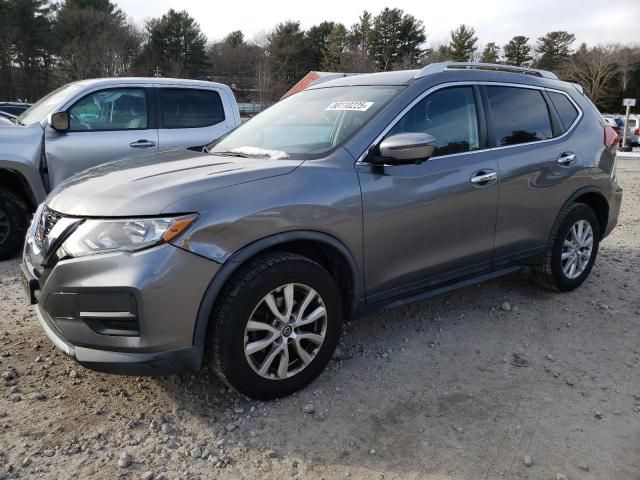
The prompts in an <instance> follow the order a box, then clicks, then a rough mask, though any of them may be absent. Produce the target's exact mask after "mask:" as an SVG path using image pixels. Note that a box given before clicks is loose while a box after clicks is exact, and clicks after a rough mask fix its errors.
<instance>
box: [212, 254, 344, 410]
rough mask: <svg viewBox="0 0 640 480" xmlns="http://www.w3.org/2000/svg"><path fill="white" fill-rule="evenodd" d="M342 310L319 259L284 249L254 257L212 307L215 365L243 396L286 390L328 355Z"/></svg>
mask: <svg viewBox="0 0 640 480" xmlns="http://www.w3.org/2000/svg"><path fill="white" fill-rule="evenodd" d="M342 311H343V306H342V299H341V295H340V290H339V289H338V285H337V284H336V282H335V280H334V278H333V277H332V276H331V274H329V272H328V271H327V270H326V269H325V268H324V267H322V266H321V265H319V264H318V263H316V262H314V261H313V260H311V259H309V258H307V257H303V256H301V255H297V254H293V253H288V252H275V253H270V254H265V255H263V256H259V257H257V258H255V259H253V260H251V261H250V262H249V263H248V264H247V265H245V266H244V267H241V269H240V270H239V271H238V272H237V274H235V275H234V276H233V277H232V278H231V279H230V280H229V284H228V286H227V287H226V288H225V290H224V291H223V292H222V293H221V296H220V299H219V301H218V303H217V305H216V308H215V309H214V312H213V313H212V317H211V324H210V326H209V332H208V334H207V335H208V351H209V354H210V355H211V357H212V361H213V362H212V365H213V368H214V370H215V372H216V373H217V374H218V376H219V377H220V378H221V379H222V380H223V381H224V382H226V383H227V384H228V385H230V386H231V387H233V388H234V389H236V390H238V391H239V392H241V393H243V394H245V395H247V396H249V397H253V398H256V399H261V400H268V399H273V398H277V397H282V396H285V395H289V394H291V393H293V392H295V391H297V390H300V389H301V388H303V387H305V386H306V385H307V384H308V383H310V382H311V381H313V379H314V378H316V377H317V376H318V375H319V374H320V373H321V372H322V370H323V369H324V367H325V366H326V365H327V363H328V362H329V360H330V359H331V355H332V354H333V351H334V350H335V347H336V345H337V343H338V339H339V336H340V330H341V328H342Z"/></svg>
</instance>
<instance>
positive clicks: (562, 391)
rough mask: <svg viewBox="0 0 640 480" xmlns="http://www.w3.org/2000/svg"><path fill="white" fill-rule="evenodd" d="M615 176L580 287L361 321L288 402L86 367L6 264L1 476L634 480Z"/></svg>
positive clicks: (638, 254)
mask: <svg viewBox="0 0 640 480" xmlns="http://www.w3.org/2000/svg"><path fill="white" fill-rule="evenodd" d="M618 171H619V173H620V177H621V179H622V183H623V186H624V187H625V199H624V206H623V212H622V217H621V219H620V222H619V226H618V228H617V229H616V230H615V232H614V233H613V234H612V235H611V236H610V237H609V238H607V239H606V240H605V242H604V243H603V244H602V245H601V252H600V257H599V260H598V262H597V263H596V267H595V269H594V270H593V273H592V275H591V277H590V279H589V280H588V282H587V283H586V284H585V285H584V286H583V287H581V288H580V289H578V290H577V291H575V292H573V293H570V294H553V293H550V292H547V291H544V290H541V289H539V288H537V287H536V286H535V285H534V284H533V283H532V281H531V279H530V277H529V274H528V273H527V272H521V273H517V274H513V275H510V276H507V277H504V278H502V279H499V280H496V281H491V282H488V283H485V284H483V285H480V286H475V287H469V288H466V289H463V290H460V291H457V292H454V293H452V294H449V295H446V296H442V297H438V298H435V299H432V300H429V301H426V302H422V303H419V304H415V305H412V306H409V307H406V308H401V309H396V310H393V311H388V312H382V313H379V314H376V315H372V316H369V317H367V318H364V319H360V320H358V321H356V322H353V323H350V324H348V325H347V327H346V331H345V334H344V336H343V338H342V343H341V345H340V348H339V352H337V354H336V356H335V359H334V361H333V362H332V363H331V364H330V367H329V369H328V370H327V371H326V372H325V373H324V374H323V375H322V376H321V377H320V378H319V379H318V380H317V381H316V382H314V383H313V384H312V385H311V386H310V387H308V388H307V389H306V390H304V391H303V392H301V393H299V394H297V395H294V396H292V397H289V398H286V399H283V400H281V401H278V402H271V403H260V402H253V401H249V400H246V399H244V398H242V397H240V396H238V395H236V394H234V393H233V392H229V391H227V390H226V389H225V388H224V387H223V386H222V385H221V384H220V383H219V382H218V381H217V380H216V379H215V378H213V377H212V375H211V374H210V372H208V371H204V372H202V373H201V374H199V375H197V376H193V377H181V378H178V377H173V378H134V377H118V376H111V375H103V374H97V373H93V372H91V371H88V370H85V369H83V368H82V367H80V366H78V365H76V364H75V363H74V362H72V361H71V360H69V359H67V358H66V357H64V356H63V355H62V354H59V353H58V352H57V351H56V350H55V349H54V348H53V346H52V344H51V343H50V342H49V341H48V340H47V338H46V337H45V335H44V333H43V332H42V330H41V329H40V327H39V325H38V323H37V320H36V318H35V315H34V312H33V309H32V308H30V307H27V306H25V302H26V299H25V297H24V295H23V293H22V290H21V286H20V283H19V280H18V272H19V263H18V259H15V260H11V261H7V262H0V355H1V356H0V371H1V372H3V378H2V384H3V385H2V386H0V388H3V389H4V390H3V394H2V396H1V398H0V461H1V464H2V467H1V470H0V478H64V479H68V478H83V479H84V478H131V479H137V478H142V479H147V480H148V479H151V478H154V479H159V478H167V479H169V478H185V479H186V478H202V479H208V478H220V479H257V478H260V479H262V478H264V479H272V478H273V479H276V478H277V479H282V478H288V477H293V478H303V479H320V478H325V479H327V480H328V479H334V478H347V477H349V478H354V479H367V480H369V479H378V478H380V479H381V478H385V479H395V478H403V479H418V478H420V479H427V480H436V479H438V480H461V479H488V478H506V479H521V478H531V479H563V478H565V477H566V478H568V479H623V480H633V479H640V372H639V367H640V343H639V341H638V339H640V160H637V159H634V160H627V161H621V162H620V163H619V167H618Z"/></svg>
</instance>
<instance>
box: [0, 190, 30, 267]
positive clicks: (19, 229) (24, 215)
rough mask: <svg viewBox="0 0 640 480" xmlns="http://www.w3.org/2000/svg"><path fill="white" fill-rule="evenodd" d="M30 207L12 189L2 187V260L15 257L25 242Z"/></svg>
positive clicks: (0, 258)
mask: <svg viewBox="0 0 640 480" xmlns="http://www.w3.org/2000/svg"><path fill="white" fill-rule="evenodd" d="M28 223H29V208H28V207H27V204H26V203H25V202H24V200H23V199H22V198H20V197H19V196H18V195H16V194H15V193H13V192H12V191H10V190H2V189H0V260H6V259H8V258H11V257H13V256H14V255H15V254H16V253H18V251H19V250H20V248H21V247H22V244H23V242H24V237H25V234H26V232H27V228H28Z"/></svg>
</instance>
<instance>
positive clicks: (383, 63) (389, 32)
mask: <svg viewBox="0 0 640 480" xmlns="http://www.w3.org/2000/svg"><path fill="white" fill-rule="evenodd" d="M425 40H426V35H425V33H424V25H423V24H422V22H421V21H419V20H417V19H416V18H415V17H414V16H413V15H408V14H405V13H404V12H403V11H402V10H400V9H399V8H385V9H384V10H383V11H382V12H380V14H379V15H376V17H375V18H374V19H373V29H372V31H371V53H372V55H373V58H374V60H375V62H376V65H377V68H378V70H380V71H387V70H391V69H392V68H394V67H395V66H398V65H399V66H403V67H405V66H408V65H415V64H416V63H417V61H418V59H419V58H420V57H421V56H422V54H423V52H424V50H422V48H421V46H422V44H423V43H424V42H425Z"/></svg>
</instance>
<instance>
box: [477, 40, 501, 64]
mask: <svg viewBox="0 0 640 480" xmlns="http://www.w3.org/2000/svg"><path fill="white" fill-rule="evenodd" d="M499 58H500V47H499V46H498V45H496V43H495V42H489V43H487V46H486V47H484V50H483V51H482V57H481V58H480V61H481V62H483V63H498V61H499Z"/></svg>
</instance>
